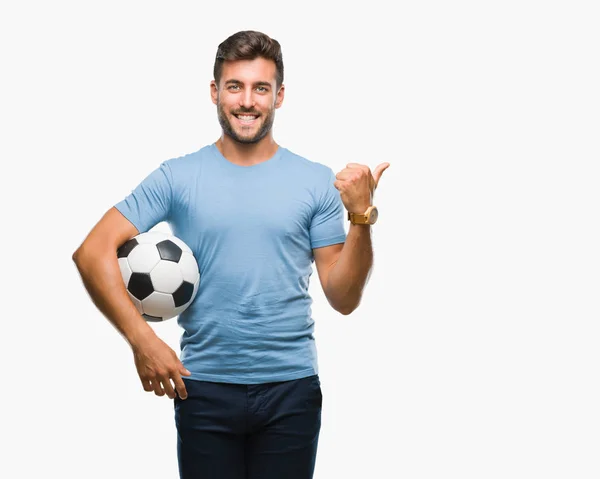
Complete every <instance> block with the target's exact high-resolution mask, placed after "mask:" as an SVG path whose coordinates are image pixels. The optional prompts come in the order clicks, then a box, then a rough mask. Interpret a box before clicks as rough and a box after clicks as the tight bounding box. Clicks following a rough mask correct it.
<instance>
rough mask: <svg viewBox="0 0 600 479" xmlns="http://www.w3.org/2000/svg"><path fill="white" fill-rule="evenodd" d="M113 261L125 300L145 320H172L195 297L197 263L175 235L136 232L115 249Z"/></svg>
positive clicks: (197, 280)
mask: <svg viewBox="0 0 600 479" xmlns="http://www.w3.org/2000/svg"><path fill="white" fill-rule="evenodd" d="M117 259H118V262H119V268H120V269H121V276H122V277H123V282H124V283H125V288H126V289H127V292H128V293H129V297H130V298H131V301H133V304H135V307H136V308H137V310H138V311H139V312H140V314H141V315H142V316H143V317H144V319H145V320H146V321H151V322H156V321H164V320H166V319H170V318H173V317H175V316H177V315H179V314H181V313H182V312H183V311H185V310H186V309H187V308H188V306H189V305H190V304H191V303H192V301H193V300H194V298H195V297H196V293H197V292H198V286H199V284H200V272H199V270H198V262H197V261H196V258H195V257H194V255H193V253H192V250H191V249H190V247H189V246H188V245H186V244H185V243H184V242H183V241H182V240H181V239H179V238H177V237H176V236H173V235H170V234H167V233H162V232H159V231H148V232H146V233H140V234H138V235H137V236H134V237H133V238H131V239H130V240H128V241H126V242H125V243H123V244H122V245H121V246H120V247H119V248H118V249H117Z"/></svg>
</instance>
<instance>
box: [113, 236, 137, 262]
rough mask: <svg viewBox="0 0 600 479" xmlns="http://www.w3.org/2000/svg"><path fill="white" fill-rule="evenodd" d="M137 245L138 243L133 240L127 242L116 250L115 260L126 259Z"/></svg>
mask: <svg viewBox="0 0 600 479" xmlns="http://www.w3.org/2000/svg"><path fill="white" fill-rule="evenodd" d="M138 244H139V243H138V241H137V240H136V239H135V238H131V239H130V240H127V241H126V242H125V243H123V244H122V245H121V246H119V248H118V249H117V258H127V256H129V253H131V250H132V249H133V248H135V247H136V246H137V245H138Z"/></svg>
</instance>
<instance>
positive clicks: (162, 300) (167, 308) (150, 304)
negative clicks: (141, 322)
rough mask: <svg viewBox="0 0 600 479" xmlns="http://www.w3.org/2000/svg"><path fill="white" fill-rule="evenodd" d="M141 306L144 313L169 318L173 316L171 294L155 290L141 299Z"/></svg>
mask: <svg viewBox="0 0 600 479" xmlns="http://www.w3.org/2000/svg"><path fill="white" fill-rule="evenodd" d="M142 308H144V313H146V314H149V315H150V316H156V317H159V318H163V319H169V318H172V317H173V311H174V309H175V301H174V300H173V296H172V295H170V294H165V293H159V292H157V291H155V292H154V293H152V294H151V295H150V296H148V297H147V298H144V300H142Z"/></svg>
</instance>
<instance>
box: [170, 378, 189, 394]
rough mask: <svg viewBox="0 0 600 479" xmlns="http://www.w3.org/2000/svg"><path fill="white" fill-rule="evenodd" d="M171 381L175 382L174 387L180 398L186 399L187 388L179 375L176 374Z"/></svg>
mask: <svg viewBox="0 0 600 479" xmlns="http://www.w3.org/2000/svg"><path fill="white" fill-rule="evenodd" d="M173 382H174V383H175V389H177V394H178V395H179V397H180V398H181V399H187V389H186V388H185V382H184V381H183V379H182V378H181V376H179V375H176V376H174V377H173Z"/></svg>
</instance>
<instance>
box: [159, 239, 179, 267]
mask: <svg viewBox="0 0 600 479" xmlns="http://www.w3.org/2000/svg"><path fill="white" fill-rule="evenodd" d="M156 248H157V249H158V254H160V259H163V260H166V261H173V262H174V263H177V262H179V259H180V258H181V254H182V253H183V251H181V248H180V247H179V246H177V245H176V244H175V243H173V242H172V241H171V240H168V239H167V240H164V241H161V242H160V243H156Z"/></svg>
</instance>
